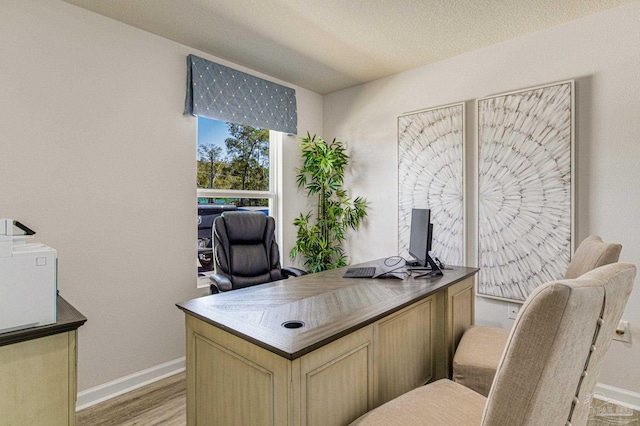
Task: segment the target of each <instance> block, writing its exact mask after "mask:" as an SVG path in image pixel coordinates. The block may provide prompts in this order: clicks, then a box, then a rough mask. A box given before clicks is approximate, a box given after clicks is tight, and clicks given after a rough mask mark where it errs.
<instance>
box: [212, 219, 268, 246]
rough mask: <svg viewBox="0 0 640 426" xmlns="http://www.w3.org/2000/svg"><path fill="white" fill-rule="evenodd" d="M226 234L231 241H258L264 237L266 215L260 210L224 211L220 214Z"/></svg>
mask: <svg viewBox="0 0 640 426" xmlns="http://www.w3.org/2000/svg"><path fill="white" fill-rule="evenodd" d="M221 217H222V218H223V219H224V223H225V227H226V228H227V236H228V238H229V241H230V242H233V243H250V242H258V241H262V240H263V239H264V236H265V235H264V234H265V229H266V227H267V220H268V216H266V215H265V214H264V213H261V212H224V213H222V216H221Z"/></svg>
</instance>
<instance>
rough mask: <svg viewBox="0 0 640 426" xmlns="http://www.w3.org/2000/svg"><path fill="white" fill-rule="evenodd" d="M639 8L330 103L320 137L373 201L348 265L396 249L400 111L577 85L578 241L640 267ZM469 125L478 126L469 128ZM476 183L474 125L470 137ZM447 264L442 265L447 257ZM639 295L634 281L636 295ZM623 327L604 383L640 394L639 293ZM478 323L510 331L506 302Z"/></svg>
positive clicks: (486, 308) (354, 91) (334, 97)
mask: <svg viewBox="0 0 640 426" xmlns="http://www.w3.org/2000/svg"><path fill="white" fill-rule="evenodd" d="M638 22H640V3H637V2H636V3H632V4H630V5H627V6H623V7H620V8H617V9H612V10H609V11H606V12H603V13H600V14H597V15H593V16H590V17H587V18H584V19H580V20H577V21H574V22H571V23H568V24H565V25H561V26H557V27H554V28H551V29H547V30H544V31H540V32H537V33H534V34H531V35H528V36H524V37H520V38H517V39H514V40H511V41H508V42H505V43H501V44H497V45H493V46H490V47H487V48H484V49H480V50H476V51H473V52H470V53H467V54H463V55H460V56H457V57H455V58H452V59H449V60H446V61H442V62H439V63H436V64H432V65H429V66H425V67H421V68H418V69H414V70H411V71H408V72H405V73H401V74H398V75H395V76H392V77H388V78H384V79H381V80H377V81H375V82H372V83H368V84H365V85H361V86H357V87H354V88H350V89H347V90H343V91H340V92H336V93H333V94H331V95H327V96H325V102H324V132H323V134H324V136H325V138H333V137H338V138H341V139H343V140H345V141H347V142H348V143H349V144H350V147H351V155H352V160H353V167H354V170H355V172H354V175H353V176H351V182H350V186H351V187H352V189H353V193H354V194H358V195H364V196H366V198H367V199H368V200H369V202H370V216H369V221H368V227H367V229H365V230H364V231H362V232H359V233H358V238H357V241H356V242H354V244H352V253H353V255H352V258H353V260H355V261H362V260H365V259H369V258H375V257H381V256H387V255H393V254H396V252H397V209H398V203H397V135H396V117H397V116H398V115H399V114H402V113H404V112H409V111H414V110H419V109H423V108H428V107H434V106H438V105H444V104H448V103H453V102H460V101H468V104H467V112H468V115H469V116H470V118H473V117H475V113H474V103H473V102H472V101H473V100H474V99H477V98H480V97H483V96H487V95H491V94H496V93H501V92H505V91H511V90H516V89H522V88H526V87H531V86H536V85H540V84H544V83H551V82H555V81H561V80H566V79H576V105H577V107H576V110H577V113H576V121H577V129H576V130H577V131H576V146H577V212H578V214H577V216H578V219H577V235H576V237H577V242H579V241H581V240H582V239H584V238H585V237H586V236H587V235H589V234H592V233H593V234H599V235H601V236H602V237H603V238H604V239H605V240H607V241H613V242H620V243H622V244H623V246H624V248H623V251H622V255H621V259H622V260H624V261H628V262H632V263H635V264H637V265H640V226H639V224H640V209H638V206H640V191H638V190H637V188H636V183H637V182H640V167H638V159H640V143H638V141H639V139H640V120H638V114H639V113H640V79H638V75H639V73H640V48H639V47H638V46H640V31H639V30H638ZM470 125H472V123H470ZM467 143H468V147H467V154H468V155H467V160H468V162H469V164H468V168H467V170H468V172H469V176H470V177H472V176H474V173H473V169H474V167H475V162H476V158H475V155H474V151H475V149H474V144H475V138H474V132H473V127H470V129H469V131H468V139H467ZM471 182H472V184H471V185H470V186H469V188H468V190H469V191H468V194H467V195H468V200H470V203H469V205H468V208H467V212H468V217H469V224H468V231H469V232H468V235H469V239H470V241H471V245H470V247H469V249H468V259H469V263H470V264H475V263H474V262H476V259H477V256H476V252H475V250H476V244H477V241H476V240H477V238H476V237H475V236H474V235H475V233H476V232H477V228H476V225H475V223H476V221H477V218H476V217H475V213H474V210H475V209H474V202H473V201H472V200H474V196H475V185H476V183H475V181H474V180H471ZM444 260H445V261H446V259H444ZM638 286H640V284H637V285H636V287H638ZM624 319H626V320H629V321H630V322H631V325H632V335H633V336H634V337H633V342H632V343H631V344H623V343H620V342H613V344H612V346H611V349H610V351H609V354H608V357H607V359H606V361H605V366H604V368H603V371H602V374H601V376H600V379H599V381H600V382H603V383H606V384H609V385H613V386H616V387H619V388H623V389H627V390H631V391H633V392H640V342H638V340H640V289H638V288H636V289H635V291H634V292H633V294H632V295H631V299H630V301H629V304H628V307H627V309H626V312H625V315H624ZM477 322H478V323H480V324H492V325H501V326H504V327H510V326H511V323H512V321H509V320H507V307H506V304H505V303H503V302H498V301H493V300H489V299H486V298H478V300H477Z"/></svg>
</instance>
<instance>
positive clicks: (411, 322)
mask: <svg viewBox="0 0 640 426" xmlns="http://www.w3.org/2000/svg"><path fill="white" fill-rule="evenodd" d="M476 271H477V269H473V268H459V269H458V270H456V271H454V272H451V273H450V274H449V276H448V277H446V278H440V279H436V280H433V281H425V280H423V281H417V280H407V281H384V280H343V279H341V273H340V271H337V272H336V271H328V272H327V273H325V274H314V275H315V276H308V277H307V278H306V279H295V280H294V279H290V280H288V281H289V282H287V283H286V284H285V283H274V284H267V285H263V286H256V287H253V288H249V289H244V290H238V291H234V292H229V293H224V294H218V295H214V296H208V297H204V298H199V299H194V300H192V301H188V302H184V303H182V304H179V305H178V306H179V307H180V308H181V309H183V310H184V311H185V313H186V314H187V315H186V316H185V318H186V323H185V324H186V340H187V342H186V343H187V351H186V352H187V424H189V425H198V426H204V425H216V426H219V425H245V424H246V425H273V426H284V425H296V426H297V425H300V426H341V425H346V424H349V423H350V422H352V421H353V420H355V419H356V418H358V417H359V416H360V415H362V414H364V413H366V412H367V411H369V410H371V409H373V408H375V407H377V406H378V405H381V404H383V403H385V402H387V401H389V400H391V399H393V398H395V397H397V396H399V395H401V394H403V393H405V392H408V391H410V390H412V389H414V388H416V387H418V386H421V385H423V384H425V383H427V382H430V381H433V380H436V379H439V378H441V377H445V376H448V373H447V371H448V369H449V368H450V365H451V358H452V357H453V352H452V351H453V349H454V348H455V347H456V346H457V343H458V341H459V339H460V336H461V335H462V332H463V331H464V329H465V328H466V327H468V326H469V325H470V324H471V323H472V321H473V285H474V274H475V273H476ZM287 320H299V321H300V323H301V324H303V325H302V326H301V328H300V329H298V330H295V329H294V330H287V329H286V328H283V327H282V326H283V325H285V324H287V323H288V321H287Z"/></svg>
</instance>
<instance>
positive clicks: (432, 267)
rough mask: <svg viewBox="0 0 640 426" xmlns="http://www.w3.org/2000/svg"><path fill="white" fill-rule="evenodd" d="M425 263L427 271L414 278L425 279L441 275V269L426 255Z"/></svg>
mask: <svg viewBox="0 0 640 426" xmlns="http://www.w3.org/2000/svg"><path fill="white" fill-rule="evenodd" d="M425 263H426V264H427V265H429V269H423V270H422V271H424V272H423V273H421V274H419V275H416V276H415V277H414V278H427V277H434V276H440V275H443V273H442V269H441V268H440V266H438V264H437V263H436V262H435V261H434V260H433V259H432V258H431V256H430V255H428V254H427V259H426V262H425ZM425 266H426V265H425Z"/></svg>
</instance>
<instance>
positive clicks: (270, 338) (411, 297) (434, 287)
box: [176, 261, 478, 359]
mask: <svg viewBox="0 0 640 426" xmlns="http://www.w3.org/2000/svg"><path fill="white" fill-rule="evenodd" d="M380 262H381V261H374V262H369V263H366V264H361V265H354V266H375V265H381V263H380ZM452 268H453V269H452V270H445V271H444V276H441V277H432V278H427V279H415V278H413V277H410V278H408V279H405V280H398V279H392V278H388V279H369V278H342V274H343V273H344V271H345V269H346V268H343V269H335V270H331V271H324V272H319V273H316V274H309V275H303V276H302V277H299V278H289V279H288V280H283V281H275V282H272V283H267V284H262V285H258V286H254V287H249V288H245V289H240V290H234V291H230V292H226V293H220V294H214V295H211V296H205V297H200V298H197V299H192V300H189V301H186V302H182V303H178V304H177V305H176V306H178V308H180V309H182V310H183V311H184V312H185V313H186V314H187V315H192V316H194V317H197V318H199V319H201V320H202V321H205V322H207V323H209V324H211V325H213V326H215V327H218V328H221V329H223V330H225V331H227V332H229V333H232V334H234V335H236V336H238V337H241V338H243V339H245V340H247V341H250V342H252V343H254V344H256V345H258V346H260V347H263V348H265V349H267V350H269V351H271V352H274V353H276V354H278V355H280V356H282V357H284V358H287V359H296V358H299V357H301V356H302V355H304V354H306V353H309V352H311V351H313V350H315V349H317V348H319V347H321V346H324V345H326V344H327V343H330V342H332V341H334V340H337V339H339V338H340V337H343V336H345V335H347V334H349V333H351V332H353V331H355V330H357V329H359V328H362V327H364V326H366V325H369V324H371V323H373V322H375V321H377V320H379V319H380V318H383V317H385V316H387V315H389V314H392V313H393V312H396V311H398V310H400V309H402V308H404V307H406V306H409V305H410V304H412V303H415V302H417V301H419V300H421V299H424V298H426V297H428V296H430V295H432V294H434V293H436V292H438V291H439V290H442V289H444V288H447V287H449V286H451V285H453V284H455V283H457V282H459V281H462V280H464V279H466V278H468V277H471V276H473V275H474V274H475V273H476V272H478V269H477V268H467V267H456V266H454V267H452ZM414 274H415V273H414ZM287 321H302V322H303V323H304V326H303V327H301V328H293V329H290V328H285V327H284V326H283V324H284V323H286V322H287Z"/></svg>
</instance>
